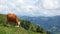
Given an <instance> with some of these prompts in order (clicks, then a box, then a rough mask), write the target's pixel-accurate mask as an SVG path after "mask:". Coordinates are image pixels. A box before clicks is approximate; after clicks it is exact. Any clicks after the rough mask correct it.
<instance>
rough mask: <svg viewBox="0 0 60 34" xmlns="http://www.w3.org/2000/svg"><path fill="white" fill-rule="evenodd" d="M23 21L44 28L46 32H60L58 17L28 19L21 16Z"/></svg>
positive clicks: (59, 19) (59, 18) (59, 17)
mask: <svg viewBox="0 0 60 34" xmlns="http://www.w3.org/2000/svg"><path fill="white" fill-rule="evenodd" d="M20 18H21V19H23V20H28V21H31V22H33V23H35V24H37V25H40V26H42V27H44V28H45V29H46V30H48V31H51V32H60V16H54V17H43V16H39V17H29V16H21V17H20Z"/></svg>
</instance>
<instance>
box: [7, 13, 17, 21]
mask: <svg viewBox="0 0 60 34" xmlns="http://www.w3.org/2000/svg"><path fill="white" fill-rule="evenodd" d="M16 18H17V16H16V15H15V14H7V20H9V21H14V20H15V19H16Z"/></svg>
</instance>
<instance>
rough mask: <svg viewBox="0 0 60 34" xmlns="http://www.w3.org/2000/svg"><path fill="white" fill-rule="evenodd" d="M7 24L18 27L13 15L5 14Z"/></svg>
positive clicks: (15, 17)
mask: <svg viewBox="0 0 60 34" xmlns="http://www.w3.org/2000/svg"><path fill="white" fill-rule="evenodd" d="M9 23H15V24H16V27H19V25H20V22H18V18H17V16H16V15H15V14H11V13H9V14H7V24H9Z"/></svg>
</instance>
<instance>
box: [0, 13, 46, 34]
mask: <svg viewBox="0 0 60 34" xmlns="http://www.w3.org/2000/svg"><path fill="white" fill-rule="evenodd" d="M19 20H20V19H19ZM20 21H21V25H20V27H15V26H14V25H7V24H6V15H3V14H0V34H46V31H44V30H41V29H42V28H40V30H41V31H44V32H43V33H40V32H36V29H37V27H38V26H36V25H33V24H32V23H31V22H29V21H25V20H20ZM32 27H33V29H35V30H33V29H32Z"/></svg>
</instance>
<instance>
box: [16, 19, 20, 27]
mask: <svg viewBox="0 0 60 34" xmlns="http://www.w3.org/2000/svg"><path fill="white" fill-rule="evenodd" d="M15 23H16V27H19V24H18V19H17V18H16V21H15Z"/></svg>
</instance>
